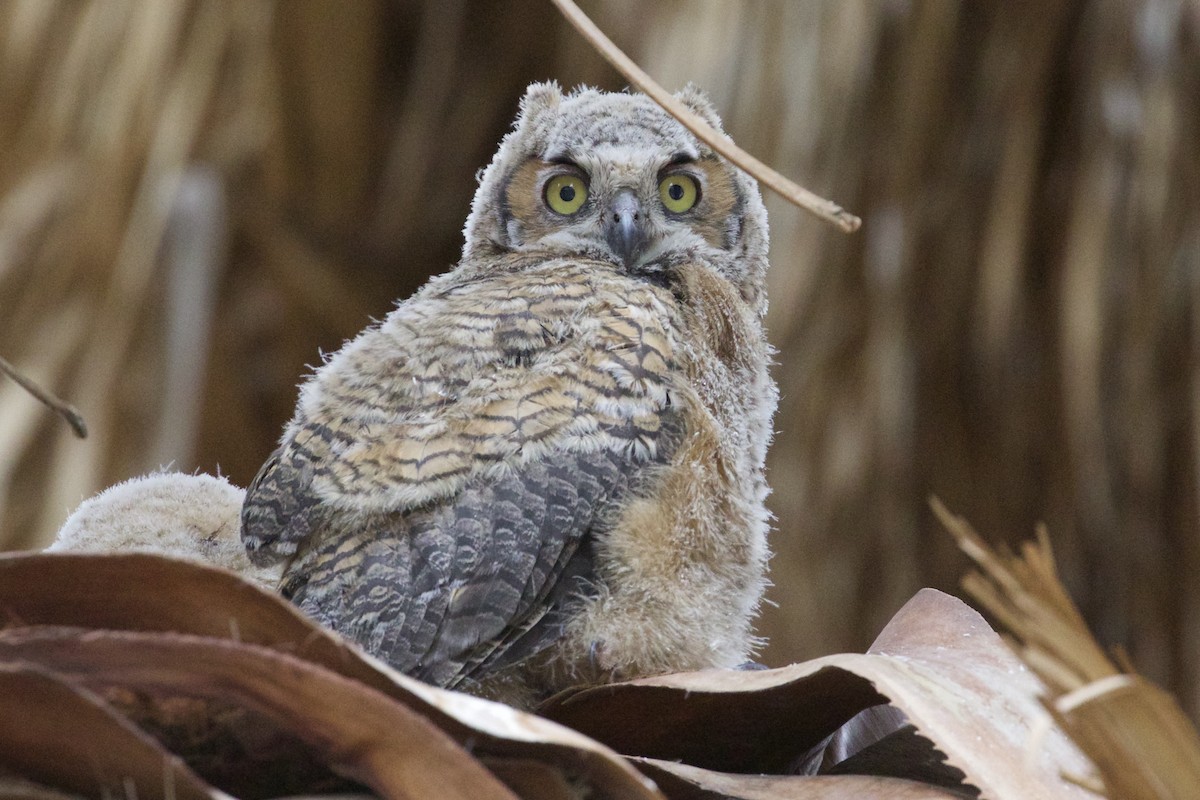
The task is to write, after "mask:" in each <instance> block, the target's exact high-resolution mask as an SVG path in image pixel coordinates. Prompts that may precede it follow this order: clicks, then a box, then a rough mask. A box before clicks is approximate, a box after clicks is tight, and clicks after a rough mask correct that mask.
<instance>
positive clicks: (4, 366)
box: [0, 358, 87, 439]
mask: <svg viewBox="0 0 1200 800" xmlns="http://www.w3.org/2000/svg"><path fill="white" fill-rule="evenodd" d="M0 372H3V373H4V374H5V375H7V376H8V377H10V378H12V379H13V380H14V381H16V382H17V384H18V385H19V386H20V387H21V388H22V389H24V390H25V391H27V392H29V393H30V394H31V395H33V396H34V397H36V398H37V399H38V400H40V401H41V402H42V403H43V404H45V405H47V406H49V407H50V408H51V409H53V410H54V411H55V412H56V413H57V414H58V415H59V416H60V417H62V418H63V419H65V420H66V421H67V424H69V425H70V426H71V430H73V431H75V435H76V436H78V437H79V438H80V439H86V438H87V424H86V423H84V421H83V415H82V414H80V413H79V411H77V410H76V409H75V407H74V406H72V405H70V404H69V403H65V402H63V401H62V400H59V399H58V398H57V397H55V396H54V395H52V394H50V392H47V391H46V390H45V389H43V388H42V387H40V386H38V385H37V384H36V383H34V382H33V381H31V380H30V379H29V378H26V377H25V376H24V375H22V374H21V373H20V372H18V371H17V368H16V367H14V366H13V365H12V364H10V363H8V362H7V361H5V360H4V359H3V358H0Z"/></svg>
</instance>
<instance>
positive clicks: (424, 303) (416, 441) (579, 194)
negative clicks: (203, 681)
mask: <svg viewBox="0 0 1200 800" xmlns="http://www.w3.org/2000/svg"><path fill="white" fill-rule="evenodd" d="M678 98H679V99H680V100H681V101H683V102H684V103H685V104H686V105H687V106H689V107H690V108H691V109H693V110H694V111H696V112H698V113H699V114H700V115H701V116H702V117H704V118H705V119H707V120H708V121H709V122H710V123H711V124H712V125H713V126H714V127H717V128H718V129H719V128H720V120H719V119H718V118H717V116H716V113H715V112H714V111H713V109H712V107H711V105H710V104H709V103H708V101H707V100H706V98H705V97H704V96H703V95H702V94H701V93H700V92H699V91H698V90H695V89H693V88H690V87H689V88H688V89H685V90H684V91H683V92H681V93H680V94H679V95H678ZM465 236H466V245H465V247H464V248H463V254H462V260H461V261H460V262H459V263H458V265H457V266H455V267H454V268H453V269H451V270H450V271H449V272H447V273H445V274H444V275H441V276H438V277H436V278H434V279H432V280H431V281H429V283H427V284H426V285H425V286H424V287H423V288H422V289H420V290H419V291H418V292H417V293H416V294H415V295H413V296H412V297H411V298H409V299H408V300H405V301H403V302H401V303H400V304H398V305H397V306H396V309H395V310H394V311H392V312H391V313H390V314H389V315H388V316H387V318H386V319H385V320H384V321H383V322H382V324H378V325H376V326H375V327H372V328H369V329H368V330H366V331H364V332H363V333H362V334H360V335H359V336H358V337H357V338H355V339H354V340H352V341H351V342H349V343H348V344H346V345H345V346H344V347H343V348H342V349H341V350H340V351H338V352H337V353H335V354H334V355H332V356H331V357H329V358H327V359H326V361H325V363H324V364H323V366H321V367H320V368H319V369H318V370H317V371H316V373H315V374H314V375H313V376H312V377H311V378H310V379H309V380H308V381H307V382H306V383H305V384H304V385H303V387H302V389H301V392H300V399H299V403H298V406H297V408H296V413H295V417H294V418H293V419H292V421H291V423H289V425H288V426H287V429H286V430H285V432H284V434H283V439H282V443H281V444H280V446H279V448H278V450H276V451H275V453H274V454H273V455H272V456H271V457H270V459H269V460H268V461H267V463H266V464H265V465H264V466H263V468H262V470H261V471H260V472H259V474H258V477H257V478H255V480H254V483H253V484H252V485H251V486H250V489H249V491H248V492H247V494H246V500H245V505H244V506H243V508H242V540H243V542H244V543H245V545H246V547H247V549H248V551H249V554H250V557H251V559H252V560H253V561H254V562H255V563H258V564H265V563H271V562H278V561H281V560H286V562H287V563H286V565H285V568H284V570H283V579H282V582H281V584H280V589H281V591H282V592H283V593H284V595H286V596H287V597H290V598H291V600H292V601H293V602H295V603H296V604H297V605H298V606H299V607H300V608H301V609H302V610H303V611H304V612H305V613H307V614H308V615H310V616H311V617H313V618H314V619H316V620H317V621H319V622H321V623H323V624H325V625H327V626H329V627H331V628H334V629H335V630H337V631H339V632H341V633H342V634H343V635H345V636H347V637H349V638H350V639H352V640H354V641H356V642H357V643H358V644H360V645H361V646H362V647H363V648H365V649H366V650H367V651H368V652H370V653H373V654H375V655H376V656H379V657H381V658H382V659H383V660H385V661H387V662H389V663H390V664H392V665H393V666H394V667H396V668H397V669H399V670H401V671H403V672H406V673H408V674H410V675H412V676H414V677H417V678H419V679H422V680H425V681H427V682H430V683H433V684H436V685H439V686H444V687H450V688H457V689H461V690H465V691H469V692H473V693H476V694H481V695H484V696H488V697H492V698H497V699H501V700H504V701H507V702H510V703H513V704H515V705H521V706H529V705H533V704H535V703H537V702H538V701H539V700H540V699H542V698H544V697H546V696H548V695H549V694H551V693H553V692H555V691H558V690H560V689H562V688H565V687H568V686H571V685H574V684H578V683H588V682H596V681H603V680H613V679H628V678H633V677H638V676H644V675H649V674H655V673H662V672H667V671H677V670H692V669H699V668H703V667H710V666H721V667H732V666H736V665H738V664H740V663H742V662H743V661H744V660H745V659H746V658H747V656H748V655H749V653H750V651H751V650H752V649H753V647H754V646H755V644H756V640H755V638H754V637H753V635H752V632H751V616H752V615H753V613H754V611H755V609H756V607H757V605H758V603H759V599H760V596H761V594H762V591H763V588H764V585H765V582H766V581H765V577H764V571H765V567H766V560H767V555H768V553H767V544H766V533H767V527H768V512H767V511H766V509H765V507H764V505H763V501H764V499H765V497H766V494H767V491H768V490H767V485H766V482H765V480H764V476H763V459H764V456H765V453H766V448H767V444H768V440H769V439H770V435H771V416H772V414H773V413H774V410H775V404H776V389H775V386H774V384H773V383H772V381H771V378H770V376H769V375H768V364H769V362H770V352H771V351H770V348H769V346H768V345H767V342H766V339H765V338H764V333H763V326H762V318H763V314H764V313H765V311H766V291H765V290H766V287H765V275H766V270H767V220H766V211H765V210H764V208H763V204H762V199H761V197H760V196H759V192H758V188H757V186H756V184H755V183H754V181H753V180H752V179H751V178H749V177H748V176H747V175H745V174H743V173H742V172H740V171H739V170H737V169H736V168H734V167H733V166H731V165H730V164H729V163H728V162H726V161H725V160H724V159H723V158H721V157H720V156H718V155H717V154H715V153H714V152H713V151H712V150H710V149H709V148H708V147H707V146H705V145H704V144H702V143H701V142H699V141H698V140H697V139H696V138H695V137H694V136H692V135H691V134H690V133H689V132H688V131H687V130H686V129H685V128H684V127H683V126H682V125H680V124H679V123H678V122H676V121H675V119H674V118H672V117H671V116H669V115H668V114H667V113H666V112H665V111H663V110H662V109H661V108H660V107H659V106H657V105H656V104H655V103H654V102H653V101H651V100H650V99H649V98H647V97H645V96H643V95H640V94H625V93H615V94H609V93H604V92H599V91H595V90H591V89H583V90H579V91H576V92H574V93H571V94H567V95H563V94H562V92H561V91H560V90H559V88H558V86H557V85H555V84H535V85H532V86H530V87H529V89H528V91H527V92H526V94H525V97H524V99H523V100H522V101H521V109H520V114H519V116H518V117H517V120H516V123H515V125H514V127H513V130H512V132H511V133H509V134H508V135H507V136H506V137H505V138H504V140H503V141H502V142H501V144H500V149H499V151H498V152H497V153H496V155H495V157H494V158H493V159H492V162H491V164H490V165H489V166H488V168H487V169H486V170H485V171H484V172H483V175H482V178H481V179H480V182H479V189H478V191H477V192H476V194H475V199H474V202H473V204H472V207H471V214H470V216H469V217H468V219H467V223H466V230H465Z"/></svg>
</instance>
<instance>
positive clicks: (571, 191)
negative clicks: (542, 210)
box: [546, 175, 587, 217]
mask: <svg viewBox="0 0 1200 800" xmlns="http://www.w3.org/2000/svg"><path fill="white" fill-rule="evenodd" d="M585 200H587V187H586V186H584V184H583V180H582V179H580V178H579V177H577V176H575V175H555V176H554V177H553V178H551V179H550V180H549V181H547V182H546V205H548V206H550V210H551V211H553V212H554V213H555V214H562V215H564V216H568V217H569V216H570V215H572V214H574V213H575V212H576V211H578V210H579V209H580V208H582V207H583V203H584V201H585Z"/></svg>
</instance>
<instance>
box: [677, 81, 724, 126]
mask: <svg viewBox="0 0 1200 800" xmlns="http://www.w3.org/2000/svg"><path fill="white" fill-rule="evenodd" d="M675 99H676V100H678V101H679V102H681V103H683V104H684V105H685V106H687V107H688V109H690V110H691V111H694V112H696V114H697V115H699V117H700V118H701V119H702V120H704V121H705V122H707V123H708V124H709V125H712V126H713V127H714V128H716V129H717V130H719V131H721V132H722V133H724V132H725V129H724V128H723V127H722V126H721V117H720V116H718V115H717V109H716V108H715V107H714V106H713V104H712V101H711V100H709V99H708V95H707V94H705V92H704V90H703V89H701V88H700V87H699V86H697V85H696V84H694V83H688V85H687V86H684V87H683V88H682V89H680V90H679V91H678V92H676V93H675Z"/></svg>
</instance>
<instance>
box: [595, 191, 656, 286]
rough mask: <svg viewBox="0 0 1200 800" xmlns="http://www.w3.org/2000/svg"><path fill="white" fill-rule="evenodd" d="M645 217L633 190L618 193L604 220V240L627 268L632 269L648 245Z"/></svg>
mask: <svg viewBox="0 0 1200 800" xmlns="http://www.w3.org/2000/svg"><path fill="white" fill-rule="evenodd" d="M645 223H646V220H645V215H643V214H642V204H641V203H639V202H638V198H637V195H636V194H634V193H633V190H632V189H622V190H621V191H620V192H618V193H617V196H616V199H614V200H613V203H612V206H611V207H610V208H609V209H608V213H607V214H606V215H605V219H604V238H605V239H606V240H607V241H608V246H609V247H611V248H612V249H613V252H614V253H616V254H617V255H619V256H620V257H621V259H622V260H623V261H624V262H625V266H626V267H632V266H633V265H634V263H635V262H636V261H637V257H638V256H639V255H641V253H642V249H643V246H644V245H645V244H646V227H645Z"/></svg>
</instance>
